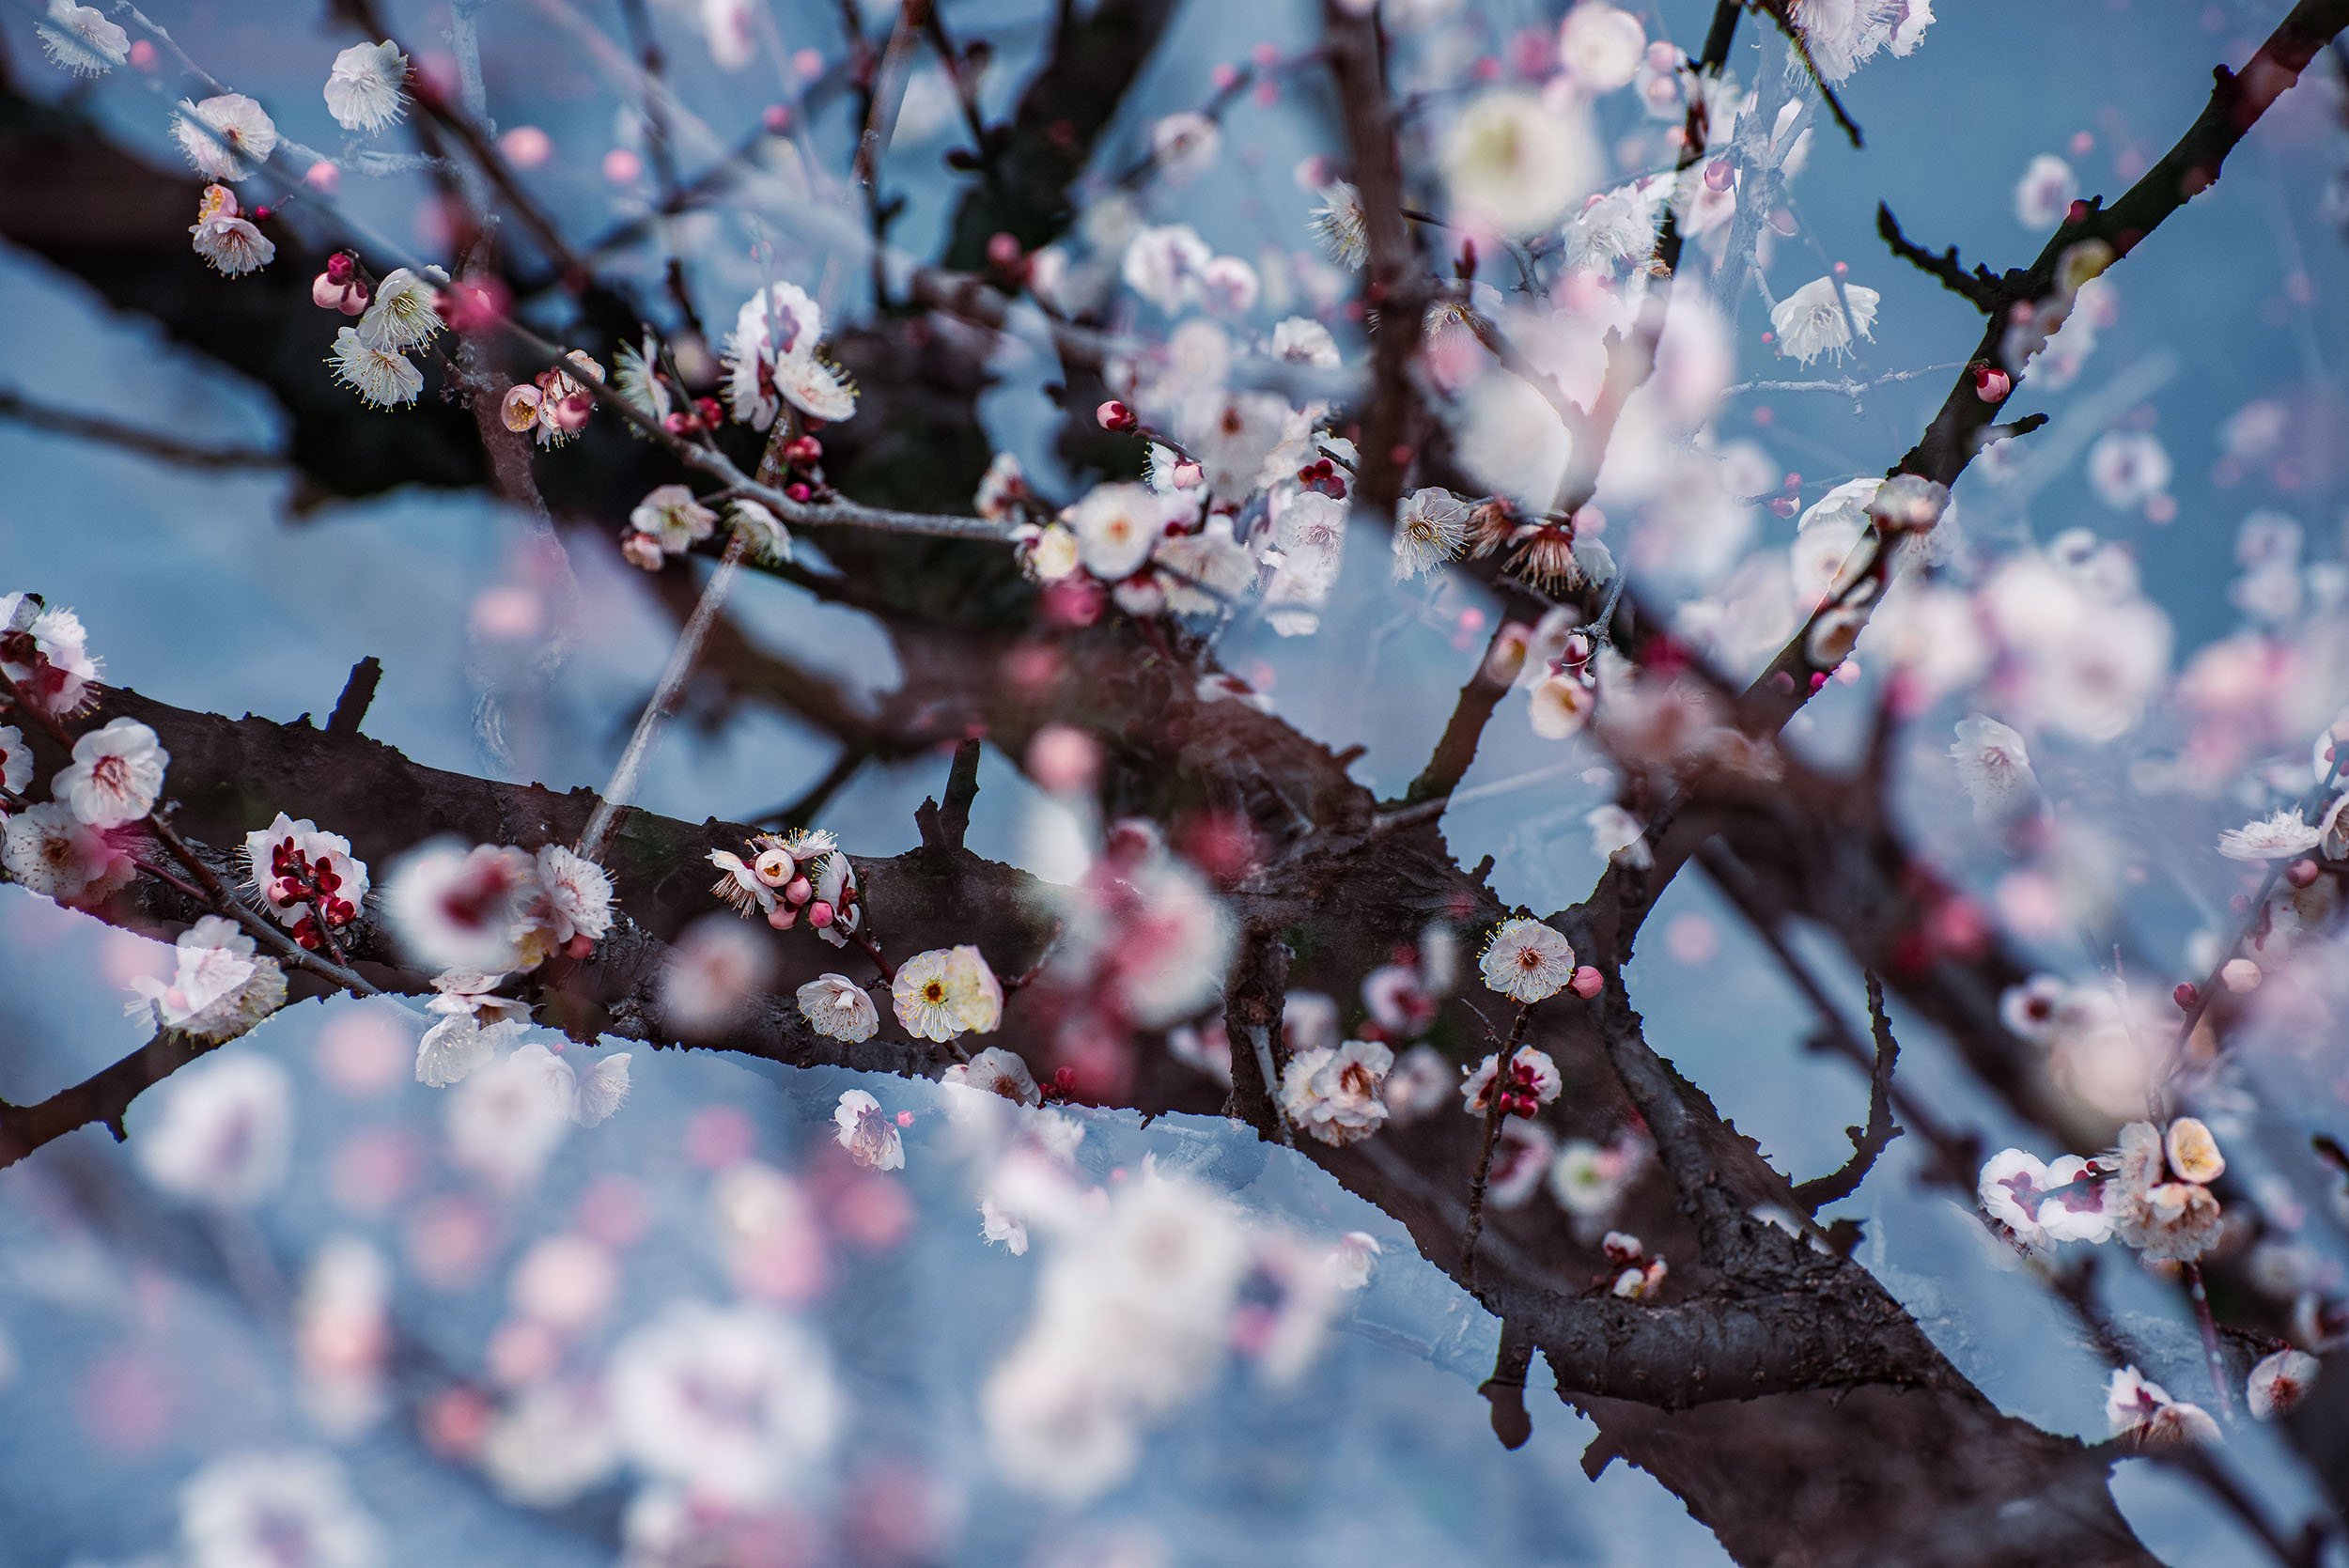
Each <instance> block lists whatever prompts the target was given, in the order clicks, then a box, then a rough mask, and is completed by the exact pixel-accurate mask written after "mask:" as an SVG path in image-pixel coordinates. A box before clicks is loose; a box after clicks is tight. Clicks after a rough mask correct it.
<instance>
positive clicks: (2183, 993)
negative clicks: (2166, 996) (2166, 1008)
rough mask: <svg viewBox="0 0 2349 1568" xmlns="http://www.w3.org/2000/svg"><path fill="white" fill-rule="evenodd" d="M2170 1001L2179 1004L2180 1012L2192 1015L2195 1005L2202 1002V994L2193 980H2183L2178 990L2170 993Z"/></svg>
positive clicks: (2179, 983)
mask: <svg viewBox="0 0 2349 1568" xmlns="http://www.w3.org/2000/svg"><path fill="white" fill-rule="evenodd" d="M2201 1000H2202V993H2201V991H2199V990H2197V989H2196V988H2195V986H2194V982H2192V981H2191V980H2181V981H2179V982H2178V988H2177V989H2176V990H2174V991H2171V992H2170V1001H2174V1002H2176V1003H2177V1004H2178V1011H2179V1012H2181V1013H2191V1012H2193V1011H2194V1004H2195V1003H2196V1002H2198V1001H2201Z"/></svg>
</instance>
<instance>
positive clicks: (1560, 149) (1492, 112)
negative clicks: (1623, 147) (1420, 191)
mask: <svg viewBox="0 0 2349 1568" xmlns="http://www.w3.org/2000/svg"><path fill="white" fill-rule="evenodd" d="M1602 166H1603V165H1602V162H1601V158H1600V155H1599V153H1598V150H1597V148H1596V146H1595V139H1594V137H1593V135H1592V132H1591V127H1590V123H1589V120H1588V118H1587V116H1585V114H1584V113H1583V111H1582V110H1581V109H1580V108H1579V106H1577V107H1574V108H1572V109H1562V108H1553V107H1551V106H1549V105H1548V104H1546V103H1545V102H1544V101H1542V100H1541V99H1539V98H1537V97H1535V96H1534V95H1532V93H1528V92H1520V91H1516V90H1513V89H1502V90H1497V91H1491V92H1486V93H1484V94H1482V95H1480V96H1479V97H1477V98H1476V99H1475V100H1473V101H1471V102H1470V104H1469V106H1468V107H1467V108H1466V109H1465V110H1463V111H1462V112H1461V114H1460V116H1459V118H1458V119H1456V120H1455V122H1454V123H1453V126H1452V129H1451V132H1450V133H1449V134H1448V135H1447V136H1446V137H1445V139H1444V144H1443V167H1444V179H1445V183H1446V186H1447V188H1448V189H1449V191H1450V193H1451V196H1452V208H1453V211H1454V213H1455V214H1456V215H1457V217H1458V218H1459V219H1460V220H1461V221H1464V222H1467V223H1469V224H1471V225H1488V226H1490V227H1492V228H1496V229H1499V230H1501V232H1502V233H1504V234H1511V235H1517V234H1532V233H1533V232H1534V231H1536V230H1538V229H1541V228H1545V227H1548V225H1551V224H1553V223H1555V222H1556V221H1557V220H1558V219H1559V218H1560V217H1561V216H1563V214H1564V212H1565V211H1566V210H1567V208H1568V207H1569V206H1571V205H1572V204H1573V203H1574V202H1575V201H1577V200H1579V199H1580V198H1581V197H1582V196H1583V195H1585V194H1588V193H1589V192H1590V190H1591V188H1592V187H1593V186H1595V185H1596V184H1597V183H1598V179H1599V174H1600V170H1601V168H1602Z"/></svg>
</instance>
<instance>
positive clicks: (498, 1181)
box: [418, 1023, 575, 1191]
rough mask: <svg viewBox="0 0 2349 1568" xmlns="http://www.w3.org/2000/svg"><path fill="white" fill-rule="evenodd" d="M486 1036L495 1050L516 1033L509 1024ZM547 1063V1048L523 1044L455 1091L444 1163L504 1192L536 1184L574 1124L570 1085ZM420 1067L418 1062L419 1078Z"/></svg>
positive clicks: (481, 1068) (448, 1114)
mask: <svg viewBox="0 0 2349 1568" xmlns="http://www.w3.org/2000/svg"><path fill="white" fill-rule="evenodd" d="M485 1032H487V1033H490V1034H491V1036H492V1044H491V1047H490V1048H491V1049H492V1050H493V1049H494V1048H495V1042H496V1041H498V1040H500V1039H510V1038H512V1037H514V1036H515V1035H517V1034H519V1033H520V1032H521V1031H520V1026H519V1025H516V1024H512V1023H508V1024H504V1025H494V1024H493V1025H491V1026H490V1028H489V1029H488V1030H486V1031H485ZM524 1051H530V1052H533V1053H534V1054H531V1055H528V1056H525V1055H524V1054H523V1052H524ZM552 1057H553V1053H552V1051H549V1050H548V1049H547V1048H545V1047H544V1046H539V1045H535V1044H534V1045H531V1046H526V1047H523V1048H520V1049H517V1050H515V1051H513V1052H512V1053H511V1054H509V1055H507V1056H506V1057H505V1058H504V1059H503V1060H500V1061H495V1062H490V1063H486V1064H483V1065H481V1066H478V1067H477V1068H475V1069H474V1071H473V1072H472V1073H470V1074H469V1075H468V1076H466V1077H465V1078H464V1080H463V1081H462V1082H460V1083H459V1084H458V1085H457V1088H456V1092H455V1093H454V1094H451V1095H450V1096H449V1102H448V1109H447V1111H446V1113H445V1115H444V1117H443V1123H444V1125H445V1126H446V1128H447V1132H448V1143H449V1158H450V1159H451V1160H452V1161H453V1162H455V1164H456V1165H457V1166H458V1167H459V1169H461V1170H466V1171H471V1172H474V1174H476V1175H478V1176H481V1177H483V1178H484V1179H486V1180H488V1181H490V1182H491V1183H493V1184H495V1185H496V1186H498V1187H499V1188H505V1189H507V1190H509V1191H510V1190H518V1189H521V1188H526V1187H528V1186H529V1185H530V1184H531V1183H532V1182H535V1181H536V1180H537V1178H538V1174H539V1172H541V1171H543V1170H544V1169H545V1168H546V1163H547V1161H548V1160H549V1159H550V1158H552V1157H553V1154H554V1151H555V1150H556V1149H557V1148H558V1147H560V1146H561V1145H562V1142H563V1140H564V1139H565V1138H567V1137H568V1136H569V1134H570V1129H571V1126H572V1111H573V1110H574V1102H573V1100H572V1098H571V1094H570V1091H571V1090H572V1089H573V1088H575V1085H573V1084H566V1083H565V1082H564V1081H563V1079H562V1078H561V1076H560V1075H558V1074H555V1073H553V1072H551V1071H549V1070H548V1067H547V1060H548V1059H552ZM422 1066H423V1063H421V1061H419V1063H418V1069H419V1072H421V1070H422Z"/></svg>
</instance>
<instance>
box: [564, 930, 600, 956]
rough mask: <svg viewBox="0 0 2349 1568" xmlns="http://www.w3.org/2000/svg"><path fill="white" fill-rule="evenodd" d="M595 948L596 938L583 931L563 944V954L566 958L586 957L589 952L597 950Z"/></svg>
mask: <svg viewBox="0 0 2349 1568" xmlns="http://www.w3.org/2000/svg"><path fill="white" fill-rule="evenodd" d="M595 950H596V939H594V938H593V937H590V936H588V935H587V934H586V933H585V932H581V933H580V934H578V935H577V936H575V937H573V938H572V939H570V940H569V941H567V942H565V943H564V944H563V956H564V957H566V958H584V957H586V956H587V955H589V954H591V953H593V952H595Z"/></svg>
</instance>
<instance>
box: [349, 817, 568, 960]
mask: <svg viewBox="0 0 2349 1568" xmlns="http://www.w3.org/2000/svg"><path fill="white" fill-rule="evenodd" d="M537 892H538V867H537V862H536V861H535V860H533V859H532V858H531V856H530V855H529V854H528V853H527V852H525V851H523V850H521V849H516V848H513V847H511V846H505V845H490V844H484V845H477V846H474V847H472V848H467V847H466V846H464V845H462V844H461V843H459V841H458V840H456V839H452V838H443V839H436V840H434V841H433V842H431V843H429V844H426V845H424V846H420V847H418V848H416V849H414V850H412V851H411V852H410V853H409V855H408V856H407V858H406V859H405V860H403V861H401V862H400V863H399V864H398V865H397V866H396V867H394V868H393V871H392V877H391V881H390V883H389V884H388V885H387V886H386V887H385V889H384V895H383V902H384V908H385V910H386V912H387V913H388V914H389V915H390V917H391V922H392V928H393V930H394V931H395V932H396V933H397V935H398V937H399V939H400V942H401V945H402V946H404V947H405V948H406V949H407V950H408V951H409V953H410V954H411V955H412V956H413V957H415V958H416V959H417V960H418V961H419V962H421V963H423V964H426V965H428V966H429V967H430V968H433V969H436V970H442V969H472V970H484V971H486V972H490V973H503V972H505V971H506V970H518V969H521V968H524V967H525V964H524V952H523V939H524V937H525V936H526V935H527V934H528V932H529V930H530V926H529V924H528V922H527V919H526V917H527V913H528V909H529V906H530V903H531V901H532V900H533V898H534V897H536V895H537Z"/></svg>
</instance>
